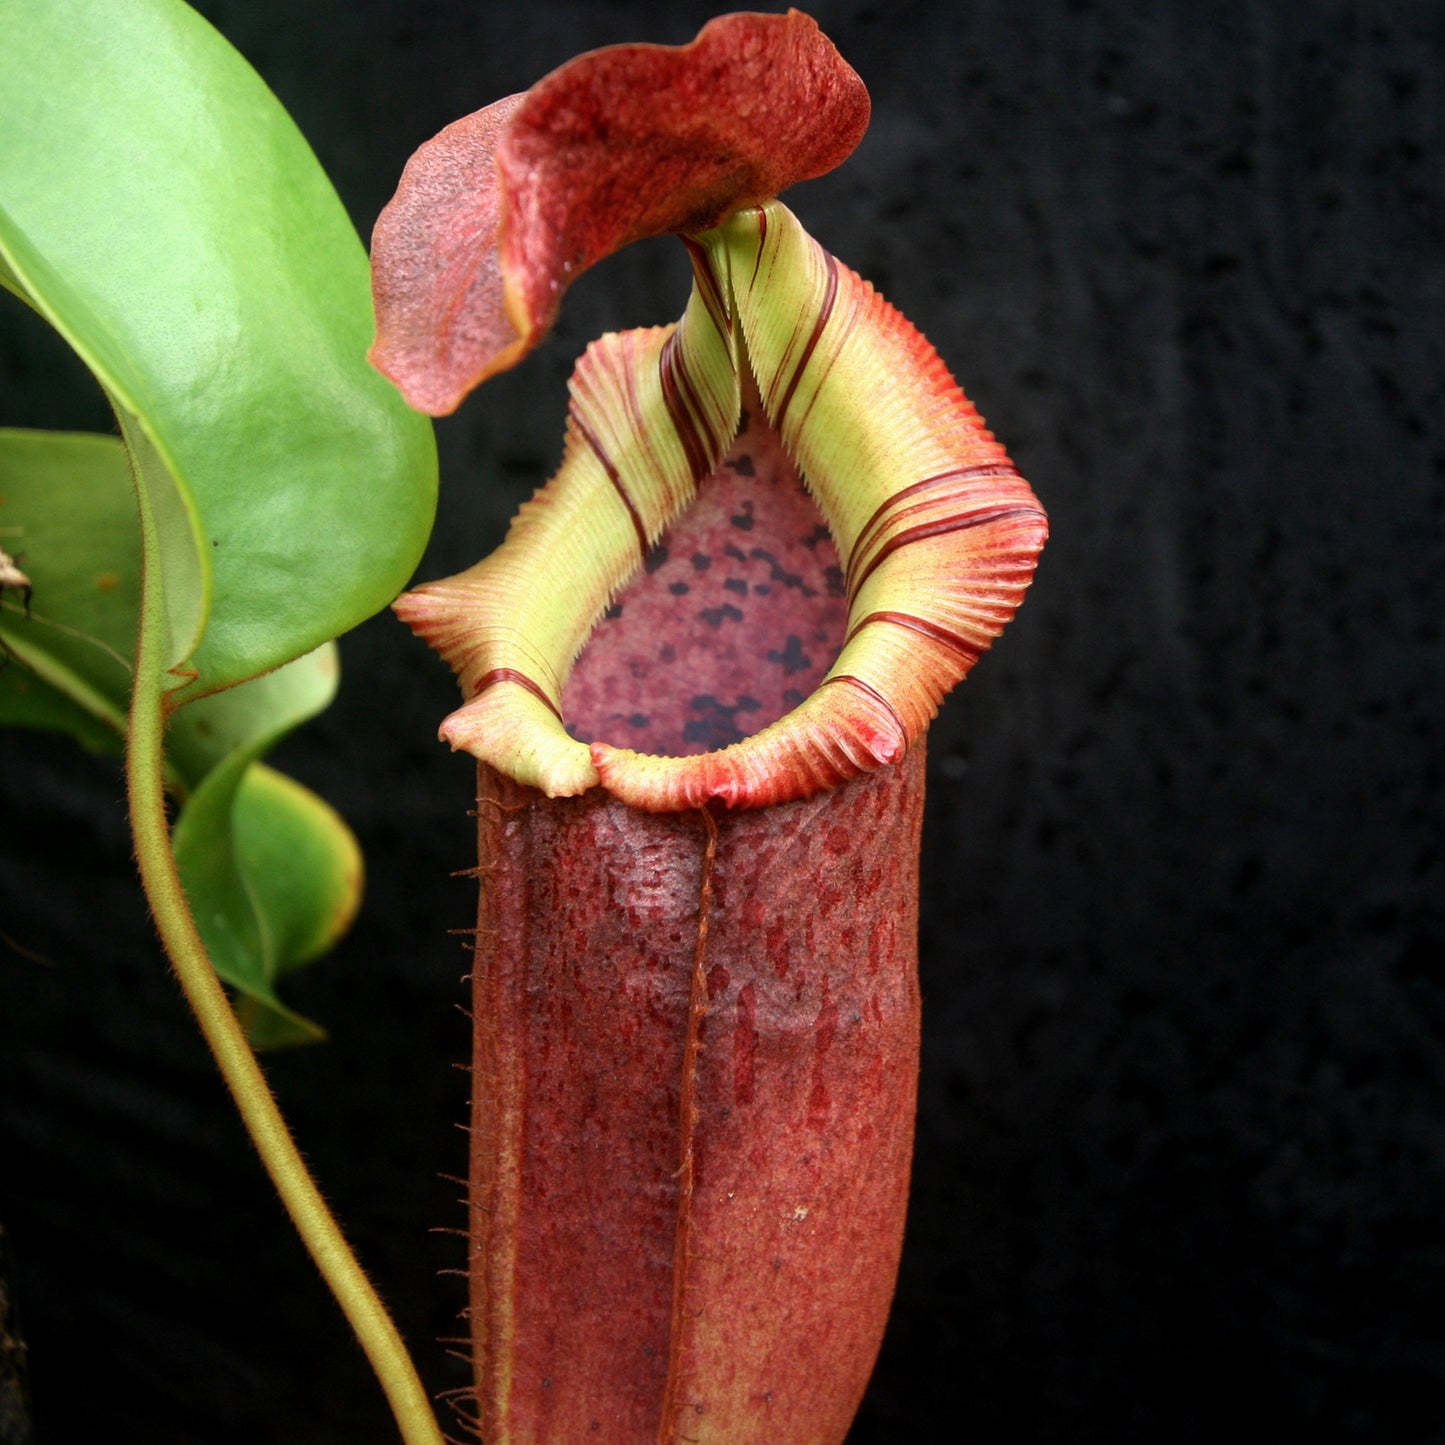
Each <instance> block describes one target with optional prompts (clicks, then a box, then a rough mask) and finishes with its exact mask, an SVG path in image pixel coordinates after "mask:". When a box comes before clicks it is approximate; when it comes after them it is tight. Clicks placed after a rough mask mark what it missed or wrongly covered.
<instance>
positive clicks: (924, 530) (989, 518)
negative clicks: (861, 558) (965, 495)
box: [848, 506, 1044, 600]
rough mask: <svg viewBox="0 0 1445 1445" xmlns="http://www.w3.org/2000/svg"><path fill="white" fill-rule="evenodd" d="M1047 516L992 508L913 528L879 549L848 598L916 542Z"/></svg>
mask: <svg viewBox="0 0 1445 1445" xmlns="http://www.w3.org/2000/svg"><path fill="white" fill-rule="evenodd" d="M1043 516H1044V514H1043V512H1042V511H1041V510H1040V509H1039V508H1038V507H1022V506H1008V507H990V508H988V509H986V510H984V511H979V512H968V513H964V514H963V515H962V516H955V517H944V518H941V519H940V520H939V521H937V522H927V523H925V524H924V525H922V526H920V527H910V528H909V529H908V530H907V531H905V532H899V533H898V534H897V535H896V536H893V537H890V538H888V540H887V541H886V542H883V543H881V544H880V545H879V547H878V550H877V551H876V552H875V553H874V554H873V556H872V557H871V558H870V559H869V561H868V565H867V566H866V567H865V568H864V569H863V571H862V573H861V574H860V575H859V577H858V578H857V580H856V581H855V582H853V583H852V584H851V585H850V586H849V588H848V596H849V599H850V600H851V599H852V598H853V597H855V596H856V595H857V594H858V592H859V591H860V590H861V589H862V586H863V584H864V583H865V582H866V581H867V580H868V579H869V578H870V577H871V576H872V575H873V573H874V572H875V571H876V570H877V568H878V564H879V563H880V562H882V561H883V559H884V558H885V557H889V556H892V554H893V553H894V552H896V551H898V549H899V548H900V547H907V546H910V545H911V544H912V543H914V542H926V541H927V540H928V539H929V538H930V537H943V536H947V535H948V534H949V533H950V532H964V531H967V530H969V529H970V528H972V527H986V526H988V525H989V524H990V523H992V522H1004V521H1008V520H1010V519H1011V518H1014V517H1037V518H1038V519H1039V520H1040V521H1042V520H1043Z"/></svg>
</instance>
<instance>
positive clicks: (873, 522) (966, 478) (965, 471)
mask: <svg viewBox="0 0 1445 1445" xmlns="http://www.w3.org/2000/svg"><path fill="white" fill-rule="evenodd" d="M1018 475H1019V471H1018V468H1017V467H1016V466H1014V464H1013V463H1012V462H1011V461H1009V459H1008V458H1007V457H1000V458H998V459H997V460H995V461H989V462H979V463H976V464H975V465H973V466H969V467H954V468H953V469H952V470H950V471H947V472H939V473H937V474H936V475H934V476H931V477H924V478H923V480H922V481H920V482H911V483H909V485H908V486H906V487H902V488H900V489H899V490H898V491H896V492H894V493H893V494H892V495H891V496H890V497H888V498H886V499H885V500H884V501H882V502H880V503H879V504H878V507H877V510H876V511H874V513H873V515H872V516H871V517H869V518H868V520H867V521H866V522H865V523H864V524H863V526H862V527H861V528H859V531H858V536H857V538H856V539H855V540H854V542H853V554H852V557H851V558H850V559H849V564H848V570H849V571H850V572H851V571H852V570H853V566H854V564H855V563H856V562H857V559H858V558H859V557H860V556H861V555H862V554H863V551H864V549H865V548H866V547H867V546H868V545H869V544H870V543H871V542H872V540H873V538H872V535H871V534H872V533H874V532H878V531H881V530H882V529H883V525H884V519H885V518H886V517H887V515H888V514H889V513H890V512H891V511H893V510H894V509H895V508H896V507H897V506H898V504H899V503H900V502H905V501H908V500H910V499H911V498H913V497H916V496H919V495H920V494H921V493H924V492H931V491H933V490H934V489H935V488H937V487H943V486H947V485H948V483H950V482H971V481H975V480H981V479H982V478H984V477H1016V478H1017V477H1018ZM1019 480H1022V478H1019Z"/></svg>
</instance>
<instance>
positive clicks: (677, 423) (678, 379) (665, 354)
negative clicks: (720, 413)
mask: <svg viewBox="0 0 1445 1445" xmlns="http://www.w3.org/2000/svg"><path fill="white" fill-rule="evenodd" d="M681 334H682V333H681V331H680V330H678V331H674V332H673V333H672V335H671V336H669V337H668V338H667V340H666V341H665V342H664V343H663V346H662V352H661V354H660V355H659V356H658V359H657V371H658V379H659V380H660V381H661V383H662V399H663V401H664V402H665V403H666V405H667V414H668V416H669V418H670V419H671V421H672V429H673V430H674V431H675V432H676V433H677V437H678V440H679V441H680V442H681V443H682V449H683V451H684V452H686V453H687V467H688V471H689V472H691V473H692V479H693V481H694V482H700V481H701V480H702V479H703V478H704V477H705V476H706V475H707V474H708V473H709V472H710V471H711V470H712V456H711V451H712V449H711V448H710V447H709V446H708V445H707V440H706V438H705V437H704V434H703V431H702V425H701V422H702V415H701V407H700V405H699V402H698V398H697V393H696V392H695V391H694V390H693V386H692V378H691V377H690V376H689V375H688V373H687V368H686V367H685V366H684V365H683V363H682V357H681V355H680V353H679V346H678V340H677V338H678V337H679V336H680V335H681Z"/></svg>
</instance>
